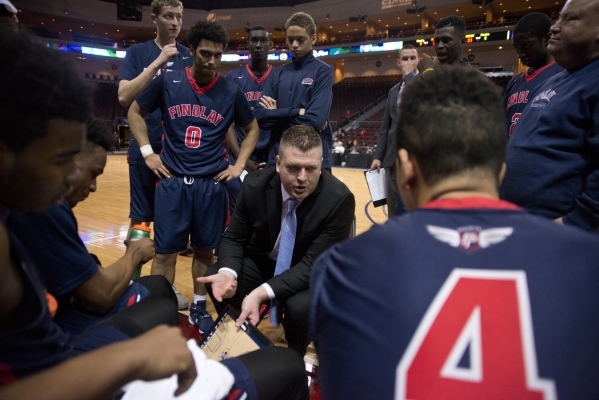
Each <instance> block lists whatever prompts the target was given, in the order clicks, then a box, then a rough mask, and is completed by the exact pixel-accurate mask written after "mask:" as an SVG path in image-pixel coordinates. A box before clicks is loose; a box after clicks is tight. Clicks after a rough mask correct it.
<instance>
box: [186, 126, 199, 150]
mask: <svg viewBox="0 0 599 400" xmlns="http://www.w3.org/2000/svg"><path fill="white" fill-rule="evenodd" d="M201 138H202V130H201V129H200V128H198V127H197V126H190V127H189V128H187V130H186V131H185V146H187V147H191V148H192V149H197V148H198V147H200V139H201Z"/></svg>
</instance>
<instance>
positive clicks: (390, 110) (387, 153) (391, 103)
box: [374, 73, 416, 168]
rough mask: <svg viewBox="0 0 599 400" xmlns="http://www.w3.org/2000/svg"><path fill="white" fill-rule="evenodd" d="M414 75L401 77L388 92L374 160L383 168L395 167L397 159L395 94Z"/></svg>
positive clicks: (414, 75)
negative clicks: (379, 162) (378, 161)
mask: <svg viewBox="0 0 599 400" xmlns="http://www.w3.org/2000/svg"><path fill="white" fill-rule="evenodd" d="M415 77H416V74H414V73H411V74H408V75H406V76H404V77H403V79H402V80H401V81H399V83H398V84H397V85H395V86H393V87H392V88H391V89H390V90H389V96H387V104H385V115H384V116H383V124H382V125H381V131H380V133H379V140H378V142H377V144H376V152H375V153H374V158H375V159H376V160H380V161H381V166H382V167H383V168H389V167H392V166H393V165H395V159H396V158H397V144H396V140H395V139H396V138H395V136H396V132H397V94H398V93H399V88H400V87H401V85H402V84H403V83H404V82H405V83H406V84H407V83H409V82H410V81H412V79H414V78H415Z"/></svg>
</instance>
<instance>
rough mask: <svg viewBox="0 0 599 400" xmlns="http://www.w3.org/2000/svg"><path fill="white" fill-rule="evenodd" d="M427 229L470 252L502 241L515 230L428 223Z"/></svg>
mask: <svg viewBox="0 0 599 400" xmlns="http://www.w3.org/2000/svg"><path fill="white" fill-rule="evenodd" d="M426 229H427V230H428V233H430V234H431V235H433V237H434V238H435V239H437V240H440V241H441V242H444V243H447V244H448V245H450V246H452V247H457V248H460V249H462V250H466V251H468V252H473V251H475V250H478V249H484V248H487V247H489V246H491V245H493V244H497V243H501V242H503V241H504V240H505V239H506V238H507V237H508V236H510V235H511V234H512V233H513V232H514V229H513V228H489V229H481V228H480V227H478V226H462V227H459V228H457V229H449V228H442V227H440V226H434V225H427V226H426Z"/></svg>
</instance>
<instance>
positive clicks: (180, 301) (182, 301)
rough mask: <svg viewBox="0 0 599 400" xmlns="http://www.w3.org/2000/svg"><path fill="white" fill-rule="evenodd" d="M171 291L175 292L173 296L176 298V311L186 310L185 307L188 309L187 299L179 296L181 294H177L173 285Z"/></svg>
mask: <svg viewBox="0 0 599 400" xmlns="http://www.w3.org/2000/svg"><path fill="white" fill-rule="evenodd" d="M173 291H174V292H175V295H176V296H177V309H178V310H187V307H189V301H187V299H186V298H185V297H184V296H183V295H182V294H181V292H179V291H178V290H177V288H176V287H175V285H173Z"/></svg>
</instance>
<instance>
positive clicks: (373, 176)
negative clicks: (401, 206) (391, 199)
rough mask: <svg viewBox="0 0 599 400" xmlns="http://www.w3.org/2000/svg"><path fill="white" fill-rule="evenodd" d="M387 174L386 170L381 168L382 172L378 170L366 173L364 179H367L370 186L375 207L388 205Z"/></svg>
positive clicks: (369, 189)
mask: <svg viewBox="0 0 599 400" xmlns="http://www.w3.org/2000/svg"><path fill="white" fill-rule="evenodd" d="M385 173H386V172H385V168H381V169H380V172H379V171H377V170H376V169H370V170H368V171H364V177H365V178H366V184H367V185H368V191H369V192H370V198H371V199H372V204H373V205H374V206H375V207H380V206H383V205H385V204H387V191H386V187H387V185H386V184H385V183H386V181H385Z"/></svg>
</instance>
